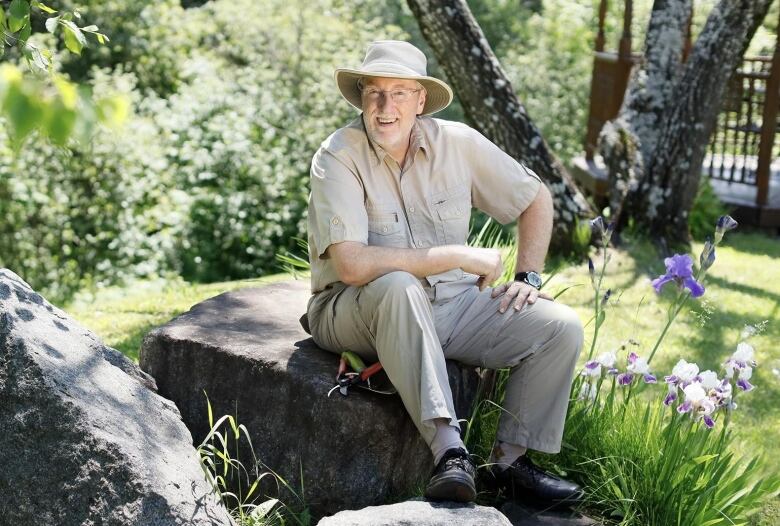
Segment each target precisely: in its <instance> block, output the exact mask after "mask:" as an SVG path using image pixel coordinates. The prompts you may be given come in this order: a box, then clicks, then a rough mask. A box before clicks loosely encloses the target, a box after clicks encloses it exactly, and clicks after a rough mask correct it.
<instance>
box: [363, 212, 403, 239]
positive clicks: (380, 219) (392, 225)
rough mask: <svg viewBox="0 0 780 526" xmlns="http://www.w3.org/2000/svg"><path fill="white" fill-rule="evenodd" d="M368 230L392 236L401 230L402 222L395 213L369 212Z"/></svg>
mask: <svg viewBox="0 0 780 526" xmlns="http://www.w3.org/2000/svg"><path fill="white" fill-rule="evenodd" d="M368 231H369V232H371V233H372V234H379V235H380V236H390V235H393V234H397V233H398V232H400V231H401V223H400V222H399V221H398V215H397V214H395V213H387V212H384V213H369V214H368Z"/></svg>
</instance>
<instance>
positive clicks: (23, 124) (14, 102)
mask: <svg viewBox="0 0 780 526" xmlns="http://www.w3.org/2000/svg"><path fill="white" fill-rule="evenodd" d="M3 109H4V110H5V115H6V117H7V119H8V123H9V124H10V128H11V130H10V135H11V137H12V139H13V142H14V146H15V147H17V148H18V147H19V146H21V143H22V141H24V139H25V137H27V135H29V134H30V132H32V131H33V130H34V129H35V128H36V127H37V126H38V125H39V124H40V123H41V120H42V119H43V116H44V111H43V108H42V107H41V104H40V101H39V100H38V99H37V97H35V96H34V95H29V94H28V93H26V92H25V91H24V90H23V89H22V86H21V82H13V83H11V84H10V85H9V86H8V90H7V91H6V94H5V100H4V101H3Z"/></svg>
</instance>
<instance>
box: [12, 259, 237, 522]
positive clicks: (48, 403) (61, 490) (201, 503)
mask: <svg viewBox="0 0 780 526" xmlns="http://www.w3.org/2000/svg"><path fill="white" fill-rule="evenodd" d="M154 387H155V386H154V381H153V380H152V379H151V378H150V377H149V376H148V375H146V374H144V373H143V372H142V371H140V369H139V368H138V367H137V366H136V365H135V364H133V363H132V362H131V361H130V360H128V359H127V358H125V357H124V356H123V355H122V354H121V353H119V352H118V351H116V350H114V349H110V348H108V347H106V346H104V345H103V344H102V343H101V342H100V341H99V340H98V338H97V337H95V335H93V334H92V333H91V332H89V331H88V330H86V329H84V328H83V327H82V326H80V325H79V324H77V323H76V322H75V321H73V320H72V319H71V318H69V317H68V316H67V315H66V314H65V313H64V312H62V311H61V310H59V309H57V308H55V307H53V306H52V305H50V304H49V303H48V302H47V301H46V300H45V299H44V298H43V297H42V296H41V295H40V294H37V293H35V292H34V291H33V290H32V289H31V288H30V286H29V285H28V284H27V283H25V282H24V281H23V280H22V279H21V278H20V277H19V276H17V275H16V274H14V273H13V272H11V271H9V270H6V269H0V422H2V423H3V433H2V435H0V523H2V524H13V525H16V526H23V525H33V524H34V525H39V524H56V525H58V526H70V525H74V526H75V525H96V524H102V525H117V526H124V525H128V526H129V525H139V524H143V525H145V526H163V525H174V524H182V525H183V524H188V525H228V524H231V520H230V517H229V516H228V514H227V512H226V510H225V509H224V508H223V507H222V506H221V505H220V504H218V503H217V502H215V500H214V498H213V497H212V496H210V488H209V487H208V486H207V484H206V482H205V479H204V476H203V472H202V470H201V468H200V465H199V462H198V459H197V452H196V451H195V449H194V448H193V447H192V437H191V435H190V433H189V431H187V428H186V427H185V426H184V424H183V423H182V421H181V416H180V415H179V412H178V410H177V409H176V407H175V406H174V405H173V403H171V402H169V401H168V400H165V399H164V398H162V397H161V396H159V395H158V394H156V393H155V392H154V390H153V389H154Z"/></svg>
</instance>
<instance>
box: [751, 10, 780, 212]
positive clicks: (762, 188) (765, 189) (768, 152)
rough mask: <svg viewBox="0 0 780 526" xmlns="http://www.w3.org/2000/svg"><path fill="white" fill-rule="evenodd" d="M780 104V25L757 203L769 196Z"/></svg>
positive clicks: (760, 155) (768, 88) (766, 102)
mask: <svg viewBox="0 0 780 526" xmlns="http://www.w3.org/2000/svg"><path fill="white" fill-rule="evenodd" d="M778 105H780V25H778V34H777V37H776V40H775V53H774V55H773V56H772V66H771V69H770V72H769V78H768V79H767V81H766V95H765V98H764V113H763V118H762V122H761V142H760V143H759V146H758V166H757V167H756V186H757V187H758V190H757V192H756V204H757V205H758V206H759V207H761V206H766V204H767V198H768V197H769V172H770V168H771V164H772V150H773V148H774V143H775V131H776V129H777V109H778Z"/></svg>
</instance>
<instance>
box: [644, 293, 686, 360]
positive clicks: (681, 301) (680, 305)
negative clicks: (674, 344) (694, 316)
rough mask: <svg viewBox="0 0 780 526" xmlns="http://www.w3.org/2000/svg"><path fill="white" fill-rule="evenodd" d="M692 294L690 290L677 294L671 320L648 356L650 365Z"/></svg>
mask: <svg viewBox="0 0 780 526" xmlns="http://www.w3.org/2000/svg"><path fill="white" fill-rule="evenodd" d="M690 296H691V293H690V292H681V293H680V295H679V296H677V300H675V303H676V304H677V305H676V308H673V309H672V311H673V312H672V314H671V315H670V316H669V320H668V321H667V322H666V325H665V326H664V330H663V331H661V335H660V336H659V337H658V340H656V342H655V345H654V346H653V350H652V351H650V356H649V357H648V358H647V364H648V365H650V362H651V361H652V360H653V356H655V353H656V351H657V350H658V347H660V346H661V342H662V341H664V338H665V337H666V333H667V332H668V331H669V327H671V326H672V322H673V321H674V319H675V318H677V315H678V314H679V313H680V311H681V310H682V308H683V305H685V302H686V301H687V300H688V298H689V297H690Z"/></svg>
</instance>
